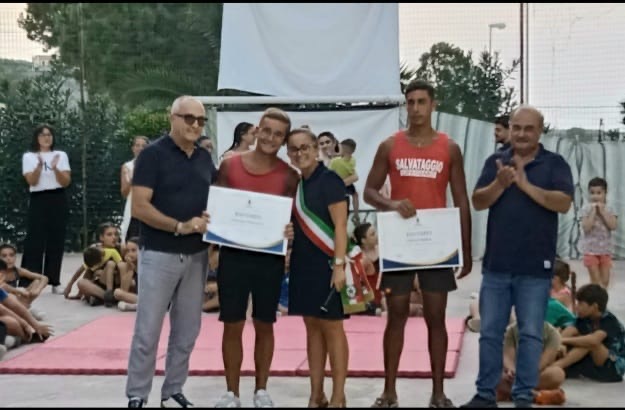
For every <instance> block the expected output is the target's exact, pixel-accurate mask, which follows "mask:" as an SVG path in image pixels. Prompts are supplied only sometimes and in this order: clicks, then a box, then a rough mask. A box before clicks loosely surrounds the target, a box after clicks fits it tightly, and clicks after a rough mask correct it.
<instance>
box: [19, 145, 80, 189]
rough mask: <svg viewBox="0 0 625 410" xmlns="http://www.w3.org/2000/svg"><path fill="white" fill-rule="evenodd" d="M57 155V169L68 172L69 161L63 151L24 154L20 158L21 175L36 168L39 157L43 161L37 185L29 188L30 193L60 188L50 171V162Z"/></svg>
mask: <svg viewBox="0 0 625 410" xmlns="http://www.w3.org/2000/svg"><path fill="white" fill-rule="evenodd" d="M57 154H58V155H59V163H58V164H57V166H56V167H57V169H58V170H59V171H70V170H71V169H70V167H69V159H68V158H67V154H66V153H65V152H63V151H51V152H26V153H24V155H23V156H22V175H26V174H28V173H29V172H33V171H34V170H35V168H37V164H38V163H39V156H41V158H42V159H43V168H42V169H41V176H40V177H39V182H38V183H37V185H35V186H31V187H30V192H39V191H47V190H50V189H58V188H62V186H61V184H59V182H58V181H57V180H56V175H54V171H53V170H52V160H53V159H54V156H55V155H57Z"/></svg>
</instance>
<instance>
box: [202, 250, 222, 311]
mask: <svg viewBox="0 0 625 410" xmlns="http://www.w3.org/2000/svg"><path fill="white" fill-rule="evenodd" d="M218 266H219V246H218V245H215V244H211V245H210V246H209V247H208V275H207V278H206V285H204V304H203V305H202V311H203V312H207V313H212V312H218V311H219V295H218V293H217V268H218Z"/></svg>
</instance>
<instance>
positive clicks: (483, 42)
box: [0, 3, 625, 131]
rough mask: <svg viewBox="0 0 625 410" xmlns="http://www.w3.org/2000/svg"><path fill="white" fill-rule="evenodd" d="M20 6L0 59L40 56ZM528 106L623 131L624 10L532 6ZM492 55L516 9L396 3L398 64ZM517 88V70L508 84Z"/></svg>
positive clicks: (3, 9) (511, 45)
mask: <svg viewBox="0 0 625 410" xmlns="http://www.w3.org/2000/svg"><path fill="white" fill-rule="evenodd" d="M24 10H25V3H13V4H7V3H4V4H0V58H10V59H22V60H27V61H31V60H32V56H33V55H41V54H50V52H48V53H44V52H43V48H42V46H41V45H39V44H37V43H34V42H32V41H29V40H28V39H27V38H26V34H25V32H24V30H22V29H21V28H19V27H18V25H17V17H18V16H19V13H20V12H23V11H24ZM529 18H530V20H529V25H530V38H529V70H528V80H529V90H528V91H529V103H531V104H533V105H536V106H538V107H539V108H541V109H542V110H543V111H544V113H545V117H546V121H547V122H548V123H550V124H551V125H552V126H554V127H556V128H564V129H566V128H570V127H573V126H578V127H583V128H591V129H597V128H598V127H599V122H600V119H602V118H603V122H604V129H605V130H608V129H613V128H621V129H622V130H624V131H625V127H623V124H620V120H621V119H622V117H623V116H622V115H621V114H619V106H618V103H619V101H622V100H625V75H622V73H623V70H624V68H623V67H625V46H623V39H625V24H624V22H625V4H614V3H595V4H590V3H568V4H567V3H564V4H554V3H548V4H537V3H531V4H530V10H529ZM493 23H504V24H505V25H506V27H505V28H504V29H496V28H495V29H492V50H493V51H496V52H499V53H500V56H501V58H502V59H503V61H504V63H505V64H506V65H510V64H511V62H512V60H513V59H515V58H518V57H519V56H520V45H519V38H520V33H519V3H512V4H506V3H499V4H498V3H495V4H484V3H444V4H438V3H419V4H410V3H400V6H399V28H400V36H399V37H400V38H399V47H400V60H402V61H405V62H407V63H408V64H409V65H410V66H412V67H414V68H416V67H418V65H419V56H420V55H421V54H422V53H424V52H426V51H428V50H429V48H430V47H431V46H432V45H433V44H435V43H437V42H440V41H445V42H449V43H452V44H454V45H456V46H458V47H460V48H462V49H463V50H473V54H474V55H477V54H478V53H479V52H481V51H484V50H488V45H489V24H493ZM511 84H512V85H516V88H517V89H518V88H519V87H518V85H519V78H518V72H517V73H516V75H515V78H514V79H513V80H511Z"/></svg>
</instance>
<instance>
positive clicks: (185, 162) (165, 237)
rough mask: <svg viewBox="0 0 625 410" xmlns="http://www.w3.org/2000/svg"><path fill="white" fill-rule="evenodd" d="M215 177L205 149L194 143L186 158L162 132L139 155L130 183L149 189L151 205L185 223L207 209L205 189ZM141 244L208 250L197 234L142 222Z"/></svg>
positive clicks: (164, 249) (173, 249)
mask: <svg viewBox="0 0 625 410" xmlns="http://www.w3.org/2000/svg"><path fill="white" fill-rule="evenodd" d="M216 176H217V170H216V169H215V164H213V159H212V158H211V155H210V153H209V152H208V151H207V150H205V149H203V148H202V147H200V146H199V145H197V144H196V145H195V149H194V151H193V154H192V155H191V157H188V156H187V154H186V153H185V152H184V151H183V150H181V149H180V148H179V147H178V146H177V145H176V144H175V143H174V140H173V139H171V137H170V136H169V135H165V136H163V137H161V138H159V139H158V140H156V141H155V142H153V143H152V144H150V145H148V146H147V147H146V148H145V149H144V150H142V151H141V153H140V154H139V157H138V158H137V161H136V163H135V169H134V172H133V177H132V185H133V186H143V187H147V188H150V189H152V190H153V194H152V201H151V202H152V205H154V207H155V208H156V209H158V210H159V211H160V212H161V213H163V214H164V215H167V216H169V217H172V218H175V219H177V220H179V221H180V222H184V221H187V220H189V219H191V218H193V217H195V216H200V215H201V214H202V212H203V211H205V210H206V201H207V199H208V188H209V186H210V184H211V183H212V182H213V181H214V180H215V178H216ZM172 229H173V226H172ZM140 246H141V248H142V249H148V250H153V251H159V252H167V253H182V254H193V253H197V252H200V251H203V250H205V249H207V248H208V243H206V242H204V241H202V235H200V234H191V235H180V236H175V235H174V234H173V232H167V231H161V230H160V229H156V228H153V227H151V226H149V225H147V224H145V223H143V222H142V223H141V235H140Z"/></svg>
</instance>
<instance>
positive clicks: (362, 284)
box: [293, 182, 374, 314]
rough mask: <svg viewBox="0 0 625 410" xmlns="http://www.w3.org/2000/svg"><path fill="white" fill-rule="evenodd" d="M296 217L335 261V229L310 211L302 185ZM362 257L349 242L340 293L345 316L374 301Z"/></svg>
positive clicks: (296, 202) (295, 212)
mask: <svg viewBox="0 0 625 410" xmlns="http://www.w3.org/2000/svg"><path fill="white" fill-rule="evenodd" d="M293 214H294V215H295V218H296V219H297V221H298V222H299V225H300V226H301V228H302V231H304V234H305V235H306V237H307V238H308V239H310V240H311V241H312V243H313V244H315V246H317V247H318V248H319V249H321V250H322V251H323V253H325V254H326V255H328V256H329V257H330V258H334V229H332V228H331V227H330V226H328V225H327V224H326V223H325V222H324V221H323V220H322V219H321V218H319V217H318V216H317V215H315V214H314V213H313V212H312V211H311V210H310V209H308V207H307V206H306V202H305V200H304V186H303V184H302V182H300V183H299V185H298V187H297V194H296V196H295V202H294V203H293ZM363 257H364V255H363V253H362V250H361V249H360V247H359V246H358V245H356V244H354V243H352V242H351V241H349V239H348V242H347V255H346V263H345V286H344V287H343V289H342V290H341V292H340V294H341V302H342V303H343V312H344V313H346V314H351V313H359V312H364V311H365V310H367V303H368V302H370V301H372V300H373V299H374V295H373V291H372V289H371V286H370V285H369V281H368V280H367V274H366V272H365V268H364V264H363V261H362V259H363Z"/></svg>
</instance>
